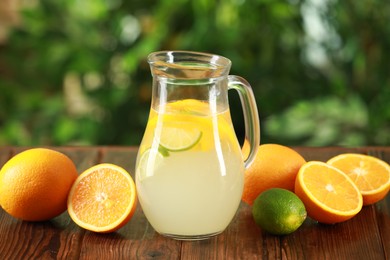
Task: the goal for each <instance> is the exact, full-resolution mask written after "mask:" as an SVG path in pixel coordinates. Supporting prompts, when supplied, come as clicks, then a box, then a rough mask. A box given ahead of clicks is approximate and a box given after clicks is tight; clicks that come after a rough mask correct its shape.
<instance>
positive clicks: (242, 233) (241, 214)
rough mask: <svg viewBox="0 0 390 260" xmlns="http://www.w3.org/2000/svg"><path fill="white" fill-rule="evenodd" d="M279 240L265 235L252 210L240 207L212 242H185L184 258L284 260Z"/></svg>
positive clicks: (248, 207) (245, 205) (183, 246)
mask: <svg viewBox="0 0 390 260" xmlns="http://www.w3.org/2000/svg"><path fill="white" fill-rule="evenodd" d="M280 246H281V245H280V240H279V237H277V236H272V235H268V234H266V233H262V232H261V230H260V228H258V227H257V226H256V224H255V222H254V220H253V217H252V213H251V207H250V206H249V205H247V204H246V203H244V202H242V203H241V204H240V208H239V211H238V212H237V214H236V216H235V218H234V219H233V221H232V223H230V225H229V226H228V228H227V229H226V230H225V231H224V232H223V233H222V234H220V235H218V236H216V237H213V238H211V239H209V240H202V241H194V242H183V245H182V248H183V249H182V259H281V252H280Z"/></svg>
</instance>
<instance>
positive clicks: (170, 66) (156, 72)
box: [148, 51, 231, 80]
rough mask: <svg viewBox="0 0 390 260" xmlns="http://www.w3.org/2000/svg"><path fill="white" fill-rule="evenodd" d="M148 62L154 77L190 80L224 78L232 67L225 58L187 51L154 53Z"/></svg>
mask: <svg viewBox="0 0 390 260" xmlns="http://www.w3.org/2000/svg"><path fill="white" fill-rule="evenodd" d="M148 62H149V65H150V68H151V71H152V75H153V76H157V77H164V78H168V79H188V80H190V79H193V80H196V79H205V78H218V77H224V76H227V75H228V74H229V70H230V66H231V61H230V60H229V59H227V58H225V57H222V56H218V55H213V54H208V53H199V52H187V51H167V52H165V51H161V52H154V53H151V54H150V55H149V56H148Z"/></svg>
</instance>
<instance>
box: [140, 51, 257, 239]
mask: <svg viewBox="0 0 390 260" xmlns="http://www.w3.org/2000/svg"><path fill="white" fill-rule="evenodd" d="M148 62H149V65H150V68H151V72H152V76H153V88H152V103H151V109H150V114H149V119H148V123H147V126H146V130H145V134H144V137H143V139H142V142H141V144H140V148H139V151H138V156H137V162H136V187H137V192H138V197H139V201H140V204H141V206H142V209H143V211H144V214H145V216H146V218H147V219H148V221H149V223H150V224H151V225H152V226H153V228H154V229H155V230H156V231H157V232H158V233H160V234H162V235H164V236H168V237H171V238H175V239H181V240H198V239H206V238H208V237H211V236H214V235H217V234H219V233H221V232H222V231H224V230H225V228H226V227H227V226H228V225H229V223H230V222H231V220H232V219H233V217H234V215H235V213H236V211H237V209H238V207H239V204H240V201H241V196H242V191H243V179H244V170H245V167H248V166H249V165H250V163H251V162H252V161H253V159H254V156H255V155H256V152H257V148H258V146H259V139H260V129H259V118H258V112H257V107H256V102H255V98H254V96H253V92H252V89H251V87H250V85H249V84H248V83H247V82H246V81H245V80H244V79H243V78H241V77H238V76H231V75H228V74H229V70H230V66H231V62H230V60H229V59H227V58H224V57H221V56H218V55H212V54H206V53H198V52H186V51H166V52H155V53H151V54H150V55H149V56H148ZM229 89H236V90H237V91H238V93H239V96H240V99H241V103H242V106H243V112H244V121H245V135H246V137H245V138H246V141H247V142H248V143H249V144H250V152H249V155H248V157H247V158H246V159H244V158H243V156H242V154H241V148H240V145H239V142H238V140H237V137H236V135H235V132H234V128H233V125H232V121H231V117H230V111H229V103H228V90H229Z"/></svg>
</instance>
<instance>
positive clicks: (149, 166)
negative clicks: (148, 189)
mask: <svg viewBox="0 0 390 260" xmlns="http://www.w3.org/2000/svg"><path fill="white" fill-rule="evenodd" d="M163 160H164V156H163V154H162V153H160V152H159V151H156V150H152V149H147V150H146V151H145V152H143V153H142V155H141V158H140V159H139V163H138V167H137V168H138V169H137V171H138V172H139V174H138V180H139V181H143V180H144V179H146V178H147V177H150V176H153V175H154V172H155V169H156V168H158V167H159V166H160V165H161V163H162V162H163Z"/></svg>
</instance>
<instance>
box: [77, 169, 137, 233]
mask: <svg viewBox="0 0 390 260" xmlns="http://www.w3.org/2000/svg"><path fill="white" fill-rule="evenodd" d="M131 192H132V191H131V187H130V184H129V183H128V180H127V178H126V177H125V176H124V175H123V174H121V173H119V172H116V171H114V170H109V169H102V170H100V171H99V170H97V171H94V172H91V174H89V175H87V176H85V177H84V178H83V179H81V180H80V182H79V183H78V184H77V188H76V190H75V192H74V196H73V198H72V206H73V211H74V212H75V214H76V216H77V217H78V218H79V219H80V220H81V221H83V222H85V223H93V224H94V225H95V226H98V227H104V226H107V225H109V224H112V223H114V222H115V221H117V220H118V219H120V218H121V217H122V218H123V216H124V214H125V213H126V212H127V211H128V210H129V209H128V208H129V205H130V202H131Z"/></svg>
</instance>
